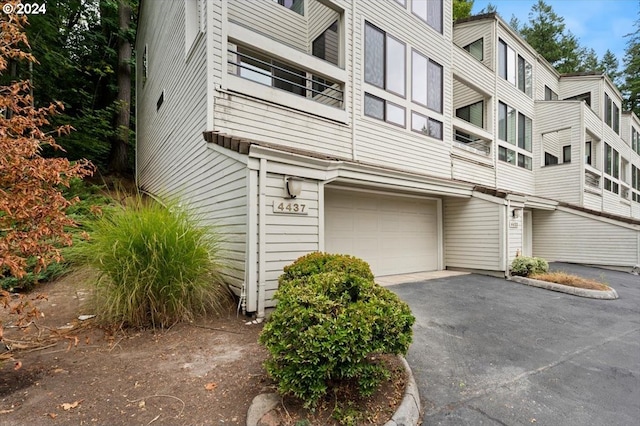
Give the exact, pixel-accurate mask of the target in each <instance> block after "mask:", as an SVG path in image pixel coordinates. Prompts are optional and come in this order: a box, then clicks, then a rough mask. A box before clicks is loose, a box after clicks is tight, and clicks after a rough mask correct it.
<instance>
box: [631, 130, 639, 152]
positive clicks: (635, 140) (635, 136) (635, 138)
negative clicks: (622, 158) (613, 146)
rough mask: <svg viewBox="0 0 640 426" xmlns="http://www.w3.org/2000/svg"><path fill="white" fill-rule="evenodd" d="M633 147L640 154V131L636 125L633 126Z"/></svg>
mask: <svg viewBox="0 0 640 426" xmlns="http://www.w3.org/2000/svg"><path fill="white" fill-rule="evenodd" d="M631 148H632V149H633V150H634V151H635V152H637V153H638V154H640V132H639V131H638V130H636V128H635V127H631Z"/></svg>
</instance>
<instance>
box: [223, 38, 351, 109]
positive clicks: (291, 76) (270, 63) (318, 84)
mask: <svg viewBox="0 0 640 426" xmlns="http://www.w3.org/2000/svg"><path fill="white" fill-rule="evenodd" d="M227 51H228V53H230V54H231V55H229V56H230V57H229V58H228V59H227V63H228V64H229V65H232V66H233V67H235V68H233V67H230V73H233V74H236V75H238V76H241V77H242V73H241V71H240V70H241V69H246V70H249V71H251V73H255V74H260V75H262V76H264V77H267V78H268V79H270V82H271V83H270V84H269V85H270V86H272V87H276V88H278V89H282V90H285V91H288V92H290V93H293V94H296V95H300V96H304V97H306V98H310V99H313V100H315V101H318V102H321V103H325V104H327V103H328V104H333V105H335V104H338V106H342V101H343V98H344V92H343V90H342V89H341V85H340V83H337V82H333V81H330V80H328V79H325V78H323V77H319V76H315V75H313V74H312V73H311V72H308V71H306V70H302V69H296V68H294V67H291V66H289V65H285V64H281V63H279V62H276V61H275V60H271V59H267V58H265V59H267V60H262V59H259V58H257V57H255V56H252V55H251V54H249V53H243V52H239V51H238V50H233V49H227ZM233 58H235V60H234V59H233ZM243 59H244V60H250V61H251V62H253V63H256V64H258V65H260V66H252V65H250V64H248V63H247V62H246V61H243ZM263 67H264V68H263ZM234 69H235V72H232V71H231V70H234ZM245 78H248V77H246V76H245ZM249 79H250V80H254V81H257V82H258V83H262V84H265V83H264V82H263V81H262V80H260V79H251V78H249ZM294 88H295V89H297V90H293V89H294Z"/></svg>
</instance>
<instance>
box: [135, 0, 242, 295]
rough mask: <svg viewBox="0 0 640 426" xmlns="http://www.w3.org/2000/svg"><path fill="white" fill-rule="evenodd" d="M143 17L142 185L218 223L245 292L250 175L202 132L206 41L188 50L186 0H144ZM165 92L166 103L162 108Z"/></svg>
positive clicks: (201, 38)
mask: <svg viewBox="0 0 640 426" xmlns="http://www.w3.org/2000/svg"><path fill="white" fill-rule="evenodd" d="M211 3H212V2H209V4H211ZM213 3H214V4H213V6H214V7H218V4H217V3H216V2H213ZM216 11H219V10H214V11H213V13H216ZM140 16H141V19H140V22H139V27H138V38H137V46H136V48H137V49H138V51H140V52H141V51H143V49H144V45H145V44H147V46H148V62H149V67H148V69H149V74H148V79H147V81H146V83H145V84H144V85H143V84H142V79H141V78H138V79H137V83H136V84H137V94H138V97H137V100H136V101H137V108H138V117H137V119H138V121H137V123H138V124H137V126H138V127H137V138H138V139H137V148H136V149H137V166H138V167H137V178H138V185H139V186H140V188H141V189H142V190H144V191H148V192H149V193H151V194H154V195H157V196H159V197H162V198H169V199H180V200H182V201H185V202H189V204H188V206H189V208H190V209H192V210H193V212H194V213H195V214H196V215H198V216H199V217H202V218H203V219H204V221H205V222H206V223H209V224H215V225H217V226H219V229H220V231H221V232H222V233H223V234H224V238H225V244H224V246H223V248H224V250H225V256H226V258H227V260H228V262H229V265H230V268H229V270H228V271H227V273H228V274H229V277H230V278H232V279H231V284H232V286H234V290H235V291H236V292H239V288H240V284H241V282H242V280H243V278H244V251H245V242H244V240H245V237H244V234H245V233H246V229H245V227H246V189H245V183H244V179H245V174H246V173H245V171H244V166H243V165H242V164H240V163H237V162H236V161H234V160H231V159H229V158H227V157H226V156H223V155H220V154H218V153H216V152H214V151H212V150H210V149H208V148H207V146H206V142H205V141H204V139H203V137H202V132H203V131H205V130H208V129H207V101H208V100H207V75H206V72H207V66H206V45H205V40H206V39H205V37H204V36H203V35H202V34H200V35H199V36H198V37H197V38H196V43H195V45H194V46H193V47H192V48H191V49H190V51H189V55H188V56H187V55H186V52H185V28H184V25H185V17H184V2H167V3H164V2H163V3H162V4H160V3H159V2H144V3H143V6H142V11H141V15H140ZM202 19H205V16H202ZM196 25H197V24H196ZM215 31H219V29H216V30H215ZM214 38H215V37H214ZM137 60H138V61H140V60H141V56H140V55H139V56H138V58H137ZM141 69H142V68H141V64H140V63H138V70H141ZM163 91H164V103H163V104H162V105H161V106H160V108H159V109H157V105H156V103H157V100H158V98H159V96H160V94H161V93H162V92H163Z"/></svg>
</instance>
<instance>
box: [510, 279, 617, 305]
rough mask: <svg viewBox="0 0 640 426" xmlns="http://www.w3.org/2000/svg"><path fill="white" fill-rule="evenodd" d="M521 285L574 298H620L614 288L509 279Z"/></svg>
mask: <svg viewBox="0 0 640 426" xmlns="http://www.w3.org/2000/svg"><path fill="white" fill-rule="evenodd" d="M508 279H509V280H510V281H514V282H517V283H520V284H525V285H530V286H533V287H539V288H544V289H547V290H552V291H559V292H560V293H567V294H572V295H574V296H580V297H588V298H590V299H603V300H614V299H617V298H618V293H617V292H616V291H615V290H614V289H613V288H612V289H611V290H606V291H605V290H587V289H584V288H578V287H571V286H568V285H564V284H557V283H551V282H548V281H541V280H534V279H533V278H525V277H516V276H511V277H509V278H508Z"/></svg>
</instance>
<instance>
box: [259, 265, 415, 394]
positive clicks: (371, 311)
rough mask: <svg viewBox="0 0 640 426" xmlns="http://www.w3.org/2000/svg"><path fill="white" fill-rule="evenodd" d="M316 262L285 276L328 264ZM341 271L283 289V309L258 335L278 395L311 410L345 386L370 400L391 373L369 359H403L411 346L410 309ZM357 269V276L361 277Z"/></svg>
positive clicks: (306, 278)
mask: <svg viewBox="0 0 640 426" xmlns="http://www.w3.org/2000/svg"><path fill="white" fill-rule="evenodd" d="M322 256H324V257H325V258H326V257H329V261H330V260H331V259H333V258H332V257H331V256H333V255H322ZM305 257H306V256H305ZM347 258H348V257H344V258H343V259H347ZM311 259H314V261H313V262H310V258H306V259H304V258H303V260H300V262H299V263H298V262H296V264H297V265H296V264H294V265H296V267H294V268H289V270H288V273H289V274H291V272H292V271H298V270H300V271H309V269H308V268H302V267H301V265H310V264H313V265H327V263H328V262H325V263H323V262H322V261H320V259H319V257H318V255H314V256H313V257H312V258H311ZM351 259H355V258H351ZM360 262H362V261H360ZM363 263H364V262H363ZM349 264H351V263H349ZM353 264H357V265H360V266H361V265H362V264H360V263H359V262H355V263H353ZM338 265H340V266H338V267H337V268H338V271H337V272H332V271H329V272H321V273H317V274H314V273H309V274H305V273H301V274H300V275H298V278H294V279H291V280H289V281H287V284H286V285H285V286H282V287H280V288H279V289H278V291H277V292H276V294H275V298H276V299H277V300H278V305H277V307H276V309H275V311H274V312H273V314H272V315H271V317H270V318H269V320H268V321H267V323H266V325H265V327H264V329H263V331H262V334H261V335H260V343H262V344H263V345H265V346H266V347H267V349H268V350H269V352H270V358H269V359H268V360H267V362H266V363H265V367H266V369H267V372H268V373H269V374H270V375H271V377H273V378H274V379H275V380H276V381H277V382H278V389H279V391H280V392H281V393H282V394H293V395H294V396H296V397H298V398H300V399H301V400H302V401H304V404H305V406H306V407H314V406H315V405H316V404H317V402H318V400H319V399H320V398H321V397H322V396H323V395H325V394H326V393H327V391H328V390H329V389H330V388H331V387H332V386H333V385H334V384H337V383H338V382H340V381H344V380H355V381H356V382H357V384H358V388H359V391H360V393H361V395H363V396H367V395H371V394H372V393H373V392H374V391H375V389H376V388H377V387H378V385H379V384H380V382H381V381H382V380H383V379H385V378H387V377H388V376H389V372H388V371H386V370H385V369H384V368H383V367H382V366H380V365H378V364H374V363H372V362H370V361H369V359H368V356H370V355H372V354H379V353H388V354H405V353H406V352H407V350H408V348H409V345H410V343H411V339H412V329H411V326H412V325H413V323H414V321H415V318H414V317H413V315H412V314H411V311H410V309H409V306H408V305H407V304H406V303H404V302H403V301H401V300H400V299H399V298H398V296H396V295H395V294H394V293H392V292H391V291H389V290H387V289H385V288H383V287H381V286H379V285H377V284H376V283H375V282H374V281H373V280H372V279H370V278H365V277H362V276H359V275H357V274H356V273H353V272H345V271H344V270H342V269H341V268H342V266H344V263H343V262H342V261H341V262H338ZM291 266H293V265H291ZM360 266H359V267H357V268H355V269H356V270H358V271H360V272H362V270H361V269H360ZM314 267H315V266H314ZM296 268H299V269H296ZM319 269H322V268H319ZM325 269H326V268H325ZM369 272H370V271H369Z"/></svg>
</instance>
